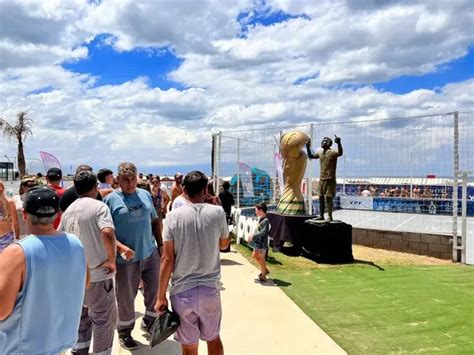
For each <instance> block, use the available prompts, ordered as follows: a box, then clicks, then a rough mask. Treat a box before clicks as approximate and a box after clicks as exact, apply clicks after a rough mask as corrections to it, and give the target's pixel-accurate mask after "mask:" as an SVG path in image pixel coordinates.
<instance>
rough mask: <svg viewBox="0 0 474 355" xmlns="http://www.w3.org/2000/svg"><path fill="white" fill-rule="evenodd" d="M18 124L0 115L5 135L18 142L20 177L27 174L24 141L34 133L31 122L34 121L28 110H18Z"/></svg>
mask: <svg viewBox="0 0 474 355" xmlns="http://www.w3.org/2000/svg"><path fill="white" fill-rule="evenodd" d="M16 118H17V120H16V124H15V125H14V126H12V125H11V124H10V123H8V122H7V121H6V120H5V119H3V118H1V117H0V129H3V135H4V136H5V137H7V138H9V139H11V140H16V141H17V143H18V154H17V155H18V170H19V172H20V178H22V177H23V176H24V175H25V174H26V161H25V154H24V152H23V141H24V140H25V139H26V138H28V137H29V136H31V135H32V131H31V124H32V123H33V121H32V120H31V119H30V118H28V117H27V113H26V112H23V111H22V112H18V113H17V114H16Z"/></svg>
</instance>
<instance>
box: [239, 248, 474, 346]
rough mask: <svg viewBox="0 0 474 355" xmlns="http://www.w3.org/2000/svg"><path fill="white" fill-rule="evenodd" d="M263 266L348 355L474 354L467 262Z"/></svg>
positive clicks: (281, 262) (278, 261)
mask: <svg viewBox="0 0 474 355" xmlns="http://www.w3.org/2000/svg"><path fill="white" fill-rule="evenodd" d="M237 250H238V251H239V252H241V253H242V254H243V255H244V256H246V257H249V256H250V251H249V249H248V248H247V247H245V246H242V245H240V246H237ZM268 264H269V268H270V269H271V272H272V273H271V275H270V276H271V278H272V279H273V280H274V282H275V283H276V284H277V285H278V286H280V287H281V288H282V290H283V291H284V292H285V293H286V294H287V295H288V296H289V297H290V298H291V299H292V300H294V302H295V303H296V304H297V305H298V306H299V307H300V308H301V309H302V310H303V311H304V312H305V313H306V314H307V315H308V316H309V317H310V318H311V319H313V320H314V321H315V322H316V323H317V324H318V325H319V326H320V327H321V328H322V329H324V331H325V332H326V333H328V334H329V336H331V338H333V339H334V341H336V343H338V344H339V345H340V346H341V347H342V348H343V349H344V350H346V351H347V352H348V353H349V354H390V353H396V354H412V353H426V354H432V353H442V354H474V268H473V267H470V266H466V265H454V264H453V265H443V266H400V265H374V264H372V265H369V264H349V265H337V266H331V267H321V266H318V264H316V263H314V262H312V261H309V260H306V259H303V258H300V257H298V258H291V257H287V256H285V255H282V254H281V253H270V259H269V263H268Z"/></svg>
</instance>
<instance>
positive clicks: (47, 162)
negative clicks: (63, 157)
mask: <svg viewBox="0 0 474 355" xmlns="http://www.w3.org/2000/svg"><path fill="white" fill-rule="evenodd" d="M39 153H40V157H41V160H42V161H43V166H44V168H45V170H46V171H48V170H49V169H51V168H59V169H61V163H60V162H59V160H58V159H57V158H56V157H55V156H54V155H53V154H50V153H46V152H39Z"/></svg>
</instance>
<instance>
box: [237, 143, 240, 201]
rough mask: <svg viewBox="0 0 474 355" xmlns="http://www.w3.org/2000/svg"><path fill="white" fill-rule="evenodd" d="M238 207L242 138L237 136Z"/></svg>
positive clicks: (238, 199)
mask: <svg viewBox="0 0 474 355" xmlns="http://www.w3.org/2000/svg"><path fill="white" fill-rule="evenodd" d="M237 208H240V138H237Z"/></svg>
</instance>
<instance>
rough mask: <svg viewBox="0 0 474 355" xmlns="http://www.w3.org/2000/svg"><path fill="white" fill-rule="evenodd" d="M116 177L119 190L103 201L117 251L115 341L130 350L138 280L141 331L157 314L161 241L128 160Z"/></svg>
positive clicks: (149, 202)
mask: <svg viewBox="0 0 474 355" xmlns="http://www.w3.org/2000/svg"><path fill="white" fill-rule="evenodd" d="M118 180H119V185H120V190H116V191H114V192H112V193H110V194H109V195H107V197H106V198H105V201H104V202H105V203H106V204H107V206H109V208H110V212H111V214H112V219H113V221H114V225H115V234H116V237H117V250H118V253H119V255H117V274H116V278H115V282H116V293H117V304H118V316H119V322H118V333H119V340H120V345H121V346H122V347H123V348H125V349H128V350H133V349H136V348H137V347H138V344H137V343H136V342H135V340H134V339H133V338H132V330H133V328H134V325H135V297H136V295H137V291H138V286H139V284H140V279H141V280H143V291H144V298H145V308H146V312H145V315H144V317H143V321H142V324H141V327H142V329H143V330H144V331H145V332H147V333H149V331H150V329H151V326H152V324H153V321H154V320H155V318H156V316H157V314H156V313H155V311H154V309H153V308H154V305H155V302H156V296H157V287H156V286H157V284H158V274H159V264H160V255H161V249H162V246H163V242H162V240H161V233H160V229H159V228H160V227H159V220H158V215H157V214H156V211H155V208H154V207H153V201H152V198H151V195H150V193H149V192H148V191H145V190H143V189H139V188H137V168H136V166H135V165H134V164H133V163H129V162H124V163H121V164H120V165H119V166H118ZM157 244H158V250H157Z"/></svg>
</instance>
